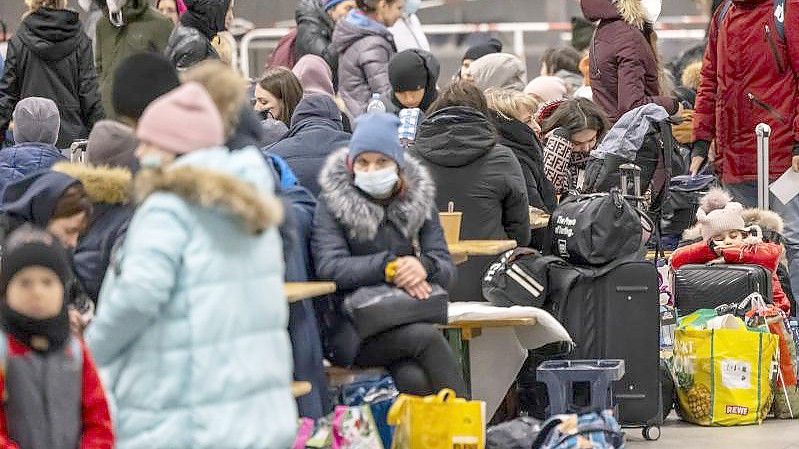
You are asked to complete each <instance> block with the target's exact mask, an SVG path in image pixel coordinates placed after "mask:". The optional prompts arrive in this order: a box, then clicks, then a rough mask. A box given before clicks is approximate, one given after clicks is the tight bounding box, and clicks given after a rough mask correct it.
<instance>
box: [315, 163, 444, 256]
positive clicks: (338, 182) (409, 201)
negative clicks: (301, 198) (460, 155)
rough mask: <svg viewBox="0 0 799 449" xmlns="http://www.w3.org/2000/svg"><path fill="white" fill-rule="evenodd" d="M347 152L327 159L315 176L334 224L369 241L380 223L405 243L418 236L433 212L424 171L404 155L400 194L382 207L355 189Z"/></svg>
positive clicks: (432, 198)
mask: <svg viewBox="0 0 799 449" xmlns="http://www.w3.org/2000/svg"><path fill="white" fill-rule="evenodd" d="M348 152H349V150H348V149H346V148H345V149H342V150H339V151H337V152H335V153H333V154H331V155H330V156H329V157H328V158H327V161H326V162H325V165H324V167H323V168H322V171H321V172H320V174H319V185H320V186H321V187H322V193H321V194H320V196H321V198H322V199H324V201H325V202H326V203H327V208H328V209H329V210H330V212H331V213H332V214H333V216H334V217H335V218H336V220H337V221H338V222H339V223H341V224H342V225H343V226H344V227H346V228H347V230H348V235H349V237H350V238H353V239H356V240H359V241H370V240H373V239H374V238H375V236H376V235H377V231H378V229H379V228H380V227H381V226H382V225H383V223H384V221H391V222H392V223H394V225H395V226H396V227H397V228H398V229H399V230H400V231H401V232H402V234H403V235H404V236H405V237H406V238H408V239H411V238H413V236H415V235H416V234H418V233H419V229H421V228H422V225H423V224H424V222H425V220H428V219H430V218H431V217H432V212H433V210H434V209H435V198H436V186H435V182H433V178H432V177H431V176H430V173H429V172H428V171H427V169H425V168H424V167H423V166H422V165H421V164H420V163H419V161H417V160H416V159H414V158H412V157H409V156H408V155H405V166H404V167H403V169H402V181H403V189H402V192H401V193H400V194H399V195H397V197H396V198H395V199H394V200H393V201H392V202H391V203H390V204H389V205H388V206H385V207H383V206H381V205H379V204H377V203H375V202H373V201H371V200H370V199H369V198H368V197H367V196H366V195H365V194H363V193H362V192H361V191H360V190H359V189H358V188H357V187H355V184H354V183H353V174H352V171H350V169H349V164H348V163H347V157H348Z"/></svg>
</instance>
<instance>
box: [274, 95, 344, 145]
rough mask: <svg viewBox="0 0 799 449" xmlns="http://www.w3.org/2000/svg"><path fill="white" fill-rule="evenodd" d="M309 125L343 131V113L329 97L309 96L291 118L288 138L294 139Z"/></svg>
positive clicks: (301, 102)
mask: <svg viewBox="0 0 799 449" xmlns="http://www.w3.org/2000/svg"><path fill="white" fill-rule="evenodd" d="M308 125H320V126H325V127H328V128H331V129H335V130H336V131H343V129H344V127H343V125H342V124H341V111H339V109H338V106H337V105H336V102H335V101H333V99H332V98H330V97H329V96H327V95H323V94H322V95H308V96H306V97H304V98H303V99H302V100H301V101H300V102H299V103H298V104H297V107H296V108H295V109H294V115H293V116H292V117H291V130H289V134H288V136H286V137H292V136H295V135H297V133H298V132H299V131H300V130H301V129H302V128H304V127H306V126H308Z"/></svg>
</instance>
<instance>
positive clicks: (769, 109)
mask: <svg viewBox="0 0 799 449" xmlns="http://www.w3.org/2000/svg"><path fill="white" fill-rule="evenodd" d="M746 98H747V99H748V100H749V103H751V104H752V105H753V106H756V107H758V108H760V109H763V110H764V111H766V112H768V113H769V115H770V116H771V117H772V118H774V119H775V120H777V121H779V122H780V123H787V121H786V119H785V116H784V115H782V114H781V113H780V111H778V110H777V109H776V108H775V107H774V106H771V105H770V104H768V103H766V102H764V101H762V100H761V99H759V98H757V96H756V95H755V94H753V93H752V92H747V93H746Z"/></svg>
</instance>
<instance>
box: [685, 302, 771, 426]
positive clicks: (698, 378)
mask: <svg viewBox="0 0 799 449" xmlns="http://www.w3.org/2000/svg"><path fill="white" fill-rule="evenodd" d="M716 326H718V327H720V328H714V327H716ZM778 345H779V337H777V336H776V335H773V334H769V333H766V332H760V331H758V330H756V329H750V328H747V327H746V325H744V324H743V321H742V320H740V319H739V318H735V317H732V316H731V315H728V316H723V317H716V316H715V312H714V311H712V310H699V311H697V312H695V313H693V314H691V315H689V316H687V317H685V318H684V319H682V320H681V321H680V324H679V326H678V327H677V330H676V331H675V333H674V371H675V374H676V377H677V398H678V401H679V405H680V407H679V409H680V411H681V415H682V417H683V418H684V419H685V420H686V421H689V422H692V423H694V424H699V425H703V426H736V425H743V424H760V423H761V422H762V421H763V419H764V418H765V417H766V415H767V413H768V411H769V407H771V402H772V400H773V390H772V378H773V376H774V375H775V374H776V369H777V357H776V356H777V347H778Z"/></svg>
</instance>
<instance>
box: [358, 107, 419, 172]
mask: <svg viewBox="0 0 799 449" xmlns="http://www.w3.org/2000/svg"><path fill="white" fill-rule="evenodd" d="M399 126H400V120H399V118H398V117H397V116H396V115H394V114H387V113H385V112H372V113H368V114H364V115H362V116H360V117H358V118H357V119H356V120H355V132H353V133H352V139H350V146H349V148H350V158H349V159H350V161H355V158H357V157H358V155H359V154H361V153H370V152H373V153H381V154H384V155H386V156H387V157H389V158H390V159H391V160H393V161H394V162H396V163H397V165H399V166H400V167H402V166H403V165H405V156H404V154H403V150H402V146H401V145H400V141H399V134H398V130H399Z"/></svg>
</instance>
